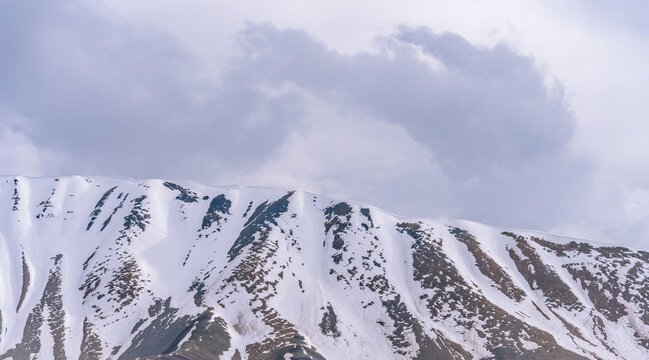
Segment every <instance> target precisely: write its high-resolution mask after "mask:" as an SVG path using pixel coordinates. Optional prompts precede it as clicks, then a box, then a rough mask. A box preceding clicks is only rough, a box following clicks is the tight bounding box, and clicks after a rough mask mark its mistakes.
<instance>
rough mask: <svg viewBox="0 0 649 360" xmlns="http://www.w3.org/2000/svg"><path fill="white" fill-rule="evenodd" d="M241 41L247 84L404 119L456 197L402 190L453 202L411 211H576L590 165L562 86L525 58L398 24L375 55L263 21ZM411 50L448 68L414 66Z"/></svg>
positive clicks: (521, 215)
mask: <svg viewBox="0 0 649 360" xmlns="http://www.w3.org/2000/svg"><path fill="white" fill-rule="evenodd" d="M241 40H242V48H244V49H245V50H246V51H244V55H243V56H242V59H241V60H240V61H241V63H240V66H241V67H242V68H244V69H245V70H246V76H247V77H248V78H249V79H255V80H254V81H257V82H265V83H270V84H274V85H275V86H278V85H279V84H280V83H284V82H291V83H294V84H296V85H297V86H299V87H301V88H303V89H307V90H308V91H311V92H313V93H315V94H317V96H319V97H321V98H323V99H326V101H327V102H328V103H330V104H337V105H338V106H343V107H346V108H352V109H356V110H363V111H365V112H368V113H370V114H372V116H373V117H375V118H376V119H380V120H383V121H387V122H391V123H394V124H399V125H401V126H403V127H404V128H405V129H406V130H407V131H408V133H409V134H410V136H411V137H412V138H413V139H415V140H416V141H418V142H419V143H421V144H423V145H425V146H426V147H428V148H429V149H430V150H431V152H432V154H433V157H434V160H435V161H436V163H437V164H439V165H440V169H441V171H442V173H443V175H444V176H446V177H448V178H449V181H450V182H449V183H448V184H447V187H448V191H450V192H451V194H450V196H449V195H448V194H440V193H439V192H440V189H435V188H434V186H433V187H427V186H426V185H425V184H422V185H420V186H418V187H416V188H413V187H412V186H410V187H407V188H406V190H404V191H407V192H408V193H407V194H403V195H404V196H405V197H406V198H401V199H399V201H401V202H402V203H407V202H408V201H417V198H421V195H420V194H422V193H423V194H426V193H427V194H433V196H424V198H427V200H428V201H431V202H434V201H441V200H442V199H446V201H448V202H446V201H445V202H444V203H443V204H429V205H426V204H418V206H417V207H416V209H410V210H419V211H420V212H421V211H422V210H423V209H433V208H434V209H435V210H438V211H442V212H443V211H444V210H443V209H442V208H440V205H441V207H443V208H446V209H449V208H459V210H458V211H457V213H454V214H453V215H457V216H464V217H469V218H472V219H478V220H482V221H490V222H495V223H499V224H512V223H514V224H516V225H520V226H532V227H539V226H541V227H544V226H550V225H551V224H553V223H554V222H556V221H558V220H560V219H563V220H565V219H566V218H567V217H570V216H574V215H575V214H577V213H578V212H579V211H580V210H582V208H581V206H582V204H583V200H584V197H585V196H586V195H587V192H588V190H589V186H590V183H589V173H590V165H589V164H588V163H587V162H586V161H584V160H582V159H578V158H576V157H574V156H573V155H571V152H570V149H569V144H570V141H571V139H572V136H573V134H574V128H575V121H574V118H573V115H572V113H571V111H570V110H569V108H568V106H567V102H566V99H565V96H564V93H563V91H562V89H561V88H560V87H558V86H557V87H556V88H555V89H553V91H549V90H548V89H547V88H546V87H545V85H544V78H543V74H542V73H541V72H540V71H539V70H538V69H537V67H536V66H535V64H534V62H533V60H532V59H531V58H528V57H524V56H521V55H518V54H516V53H515V52H514V51H512V50H511V49H509V48H508V47H506V46H504V45H497V46H495V47H493V48H486V49H481V48H477V47H475V46H473V45H471V44H470V43H468V42H467V41H466V40H464V39H463V38H461V37H460V36H458V35H455V34H449V33H444V34H435V33H433V32H431V31H430V30H427V29H424V28H415V29H410V28H401V29H400V30H399V31H398V32H397V33H396V34H395V35H394V36H391V37H388V38H384V39H382V40H381V46H382V50H383V51H381V52H379V53H378V54H368V53H364V54H358V55H354V56H343V55H340V54H338V53H336V52H334V51H331V50H328V49H327V48H326V47H325V45H324V44H322V43H319V42H317V41H315V40H313V39H312V38H311V37H310V36H309V35H308V34H307V33H305V32H303V31H298V30H279V29H277V28H274V27H273V26H269V25H252V26H249V27H248V28H247V29H246V30H245V31H244V32H243V34H242V38H241ZM413 46H414V47H419V48H420V49H421V50H423V52H424V53H425V54H427V55H429V56H432V57H434V59H436V60H437V61H439V62H440V63H441V64H442V65H443V67H444V69H442V70H435V69H432V68H431V66H430V65H429V64H428V63H427V62H425V61H421V59H420V58H419V57H418V56H417V53H416V51H415V50H416V49H413ZM402 180H403V179H402ZM378 182H382V181H381V180H379V179H377V183H378ZM386 185H388V186H392V187H393V188H400V187H399V186H398V185H399V182H395V181H390V182H389V183H388V184H386ZM436 185H438V184H436ZM377 200H378V199H377ZM378 201H379V202H380V201H381V200H378ZM390 206H394V207H404V205H403V204H402V205H400V206H398V205H394V204H390ZM405 207H407V206H405ZM494 209H498V211H494ZM424 212H425V211H424Z"/></svg>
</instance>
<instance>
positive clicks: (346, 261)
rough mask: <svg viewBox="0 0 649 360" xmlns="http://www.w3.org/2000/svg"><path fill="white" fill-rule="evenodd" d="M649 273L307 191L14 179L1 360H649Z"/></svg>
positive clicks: (3, 215)
mask: <svg viewBox="0 0 649 360" xmlns="http://www.w3.org/2000/svg"><path fill="white" fill-rule="evenodd" d="M647 275H649V253H648V252H645V251H636V250H632V249H627V248H622V247H610V246H601V245H596V244H594V243H589V242H585V241H583V242H582V241H579V242H578V241H574V240H571V239H564V238H560V237H555V236H551V235H547V234H541V233H534V232H528V231H512V230H506V229H497V228H493V227H489V226H485V225H481V224H477V223H472V222H467V221H453V220H441V219H435V220H433V219H405V218H401V217H398V216H395V215H392V214H388V213H386V212H384V211H381V210H380V209H377V208H374V207H371V206H363V205H359V204H354V203H348V202H340V201H336V200H332V199H329V198H326V197H323V196H319V195H314V194H311V193H307V192H302V191H288V192H287V191H281V190H273V189H263V188H238V187H225V188H217V187H209V186H203V185H200V184H194V183H170V182H164V181H161V180H148V181H143V182H139V181H130V180H116V179H104V178H82V177H68V178H59V179H30V178H23V177H16V178H15V177H4V178H0V330H1V331H0V359H5V358H13V359H17V360H18V359H32V358H34V357H37V358H39V359H57V360H58V359H83V360H91V359H135V358H145V359H149V358H151V359H153V358H155V359H210V358H222V359H289V358H291V357H293V358H295V359H298V358H300V359H302V358H304V359H632V358H633V359H637V358H647V357H649V312H648V311H649V282H648V281H647ZM163 354H164V356H158V355H163Z"/></svg>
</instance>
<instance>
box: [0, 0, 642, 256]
mask: <svg viewBox="0 0 649 360" xmlns="http://www.w3.org/2000/svg"><path fill="white" fill-rule="evenodd" d="M623 4H624V6H622V3H620V2H608V1H590V0H589V1H586V0H583V1H570V2H568V1H560V0H554V1H520V0H516V1H514V0H512V1H489V2H485V1H469V0H466V1H465V0H461V1H460V0H450V1H438V0H425V1H413V2H403V1H395V2H385V1H378V2H377V1H376V0H373V1H366V0H360V1H354V2H349V1H340V0H333V1H331V0H329V1H319V2H304V1H292V0H284V1H248V0H239V1H218V0H193V1H183V2H180V1H169V0H155V1H154V0H144V1H132V0H104V1H91V2H89V1H83V2H81V1H76V0H63V1H13V0H0V173H3V174H12V175H13V174H20V175H27V176H59V175H73V174H82V175H102V176H120V177H136V178H166V179H173V180H195V181H199V182H203V183H209V184H215V185H229V184H241V185H264V186H273V187H281V188H300V189H306V190H310V191H314V192H318V193H323V194H326V195H330V196H333V197H338V198H344V199H351V200H357V201H362V202H366V203H371V204H374V205H377V206H380V207H382V208H384V209H386V210H388V211H391V212H393V213H397V214H402V215H407V216H421V217H437V216H447V217H453V218H465V219H470V220H475V221H480V222H484V223H488V224H493V225H499V226H507V227H517V228H530V229H538V230H544V231H550V232H555V233H559V234H564V235H570V236H577V237H585V238H590V239H593V240H599V241H604V242H610V243H617V244H623V245H631V246H636V247H641V248H648V247H649V161H648V159H649V111H648V107H649V91H647V84H649V65H647V64H649V26H647V23H646V19H647V16H649V5H648V4H649V3H647V2H646V1H626V2H624V3H623Z"/></svg>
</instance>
